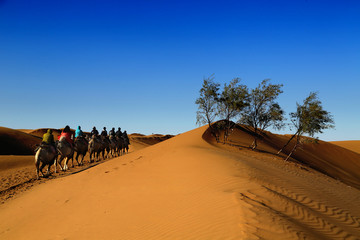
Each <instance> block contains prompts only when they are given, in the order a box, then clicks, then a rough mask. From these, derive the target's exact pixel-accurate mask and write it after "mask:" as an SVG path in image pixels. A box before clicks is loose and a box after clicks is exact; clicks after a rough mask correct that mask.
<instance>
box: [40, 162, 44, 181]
mask: <svg viewBox="0 0 360 240" xmlns="http://www.w3.org/2000/svg"><path fill="white" fill-rule="evenodd" d="M44 167H45V163H43V162H42V163H41V167H40V172H41V174H42V176H43V177H45V174H44V173H43V171H42V170H43V168H44Z"/></svg>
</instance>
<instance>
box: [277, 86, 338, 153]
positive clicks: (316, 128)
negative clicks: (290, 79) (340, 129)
mask: <svg viewBox="0 0 360 240" xmlns="http://www.w3.org/2000/svg"><path fill="white" fill-rule="evenodd" d="M290 119H291V123H292V126H293V127H294V128H295V130H296V132H295V133H294V135H292V137H291V138H290V139H289V141H288V142H287V143H286V144H285V145H284V146H283V147H282V148H281V149H280V150H279V152H278V154H280V153H281V152H282V151H283V150H284V148H285V147H286V146H288V145H289V143H290V142H291V140H292V139H294V138H295V137H296V141H295V145H294V147H293V148H292V150H291V152H290V153H289V155H288V156H287V158H286V159H285V160H288V159H289V157H290V156H291V155H292V154H293V152H294V151H295V150H296V148H297V147H298V146H299V144H300V140H301V137H302V136H303V135H304V134H308V135H309V136H310V137H314V135H315V134H316V133H322V130H324V129H329V128H334V120H333V117H332V115H331V114H330V113H329V112H327V111H325V110H324V109H323V107H322V103H321V101H320V100H319V99H318V96H317V93H315V92H311V93H310V94H309V96H308V97H307V98H306V99H305V100H304V101H303V104H302V105H300V104H298V103H296V112H291V113H290ZM316 140H317V139H315V141H316Z"/></svg>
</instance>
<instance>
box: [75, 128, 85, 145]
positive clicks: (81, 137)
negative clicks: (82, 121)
mask: <svg viewBox="0 0 360 240" xmlns="http://www.w3.org/2000/svg"><path fill="white" fill-rule="evenodd" d="M77 140H79V141H85V142H86V143H87V140H86V139H85V136H84V132H83V131H82V130H81V127H80V126H78V128H77V129H76V131H75V141H77Z"/></svg>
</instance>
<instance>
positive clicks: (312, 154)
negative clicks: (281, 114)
mask: <svg viewBox="0 0 360 240" xmlns="http://www.w3.org/2000/svg"><path fill="white" fill-rule="evenodd" d="M290 136H291V135H278V134H272V133H271V132H265V134H264V137H263V139H262V140H260V141H259V146H258V150H260V151H264V152H267V153H271V154H276V153H277V152H278V151H279V149H281V148H282V147H283V146H284V144H285V143H286V142H287V141H288V140H289V138H290ZM221 139H222V137H221ZM252 141H253V137H252V134H251V129H248V128H246V127H244V126H238V127H237V128H236V129H234V131H233V133H232V134H231V135H230V137H229V142H230V143H231V144H233V145H234V146H237V147H241V148H244V147H249V146H250V145H251V143H252ZM212 142H215V140H214V139H212ZM293 146H294V141H293V142H292V143H291V144H289V146H288V147H287V148H285V150H284V153H285V154H282V156H286V154H288V153H289V152H290V151H291V149H292V148H293ZM292 159H293V160H294V161H296V162H298V163H301V164H304V165H305V166H310V167H311V168H314V169H316V170H318V171H320V172H322V173H325V174H327V175H329V176H331V177H333V178H335V179H340V180H341V181H343V182H345V183H346V184H348V185H350V186H353V187H356V188H358V189H360V174H359V173H360V154H358V153H356V152H353V151H349V150H347V149H344V148H342V147H339V146H337V145H334V144H331V143H328V142H324V141H318V143H311V142H305V143H303V145H302V146H301V147H299V148H298V149H297V150H296V151H295V153H294V154H293V155H292Z"/></svg>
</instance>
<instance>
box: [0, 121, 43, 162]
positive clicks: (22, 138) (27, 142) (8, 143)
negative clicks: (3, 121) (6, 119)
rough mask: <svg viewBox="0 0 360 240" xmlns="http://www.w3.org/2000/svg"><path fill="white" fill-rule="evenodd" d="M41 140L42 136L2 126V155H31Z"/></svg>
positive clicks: (0, 151)
mask: <svg viewBox="0 0 360 240" xmlns="http://www.w3.org/2000/svg"><path fill="white" fill-rule="evenodd" d="M40 142H41V138H40V137H37V136H34V135H31V134H28V133H24V132H21V131H18V130H14V129H10V128H5V127H0V155H31V154H34V149H35V148H36V144H39V143H40Z"/></svg>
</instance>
